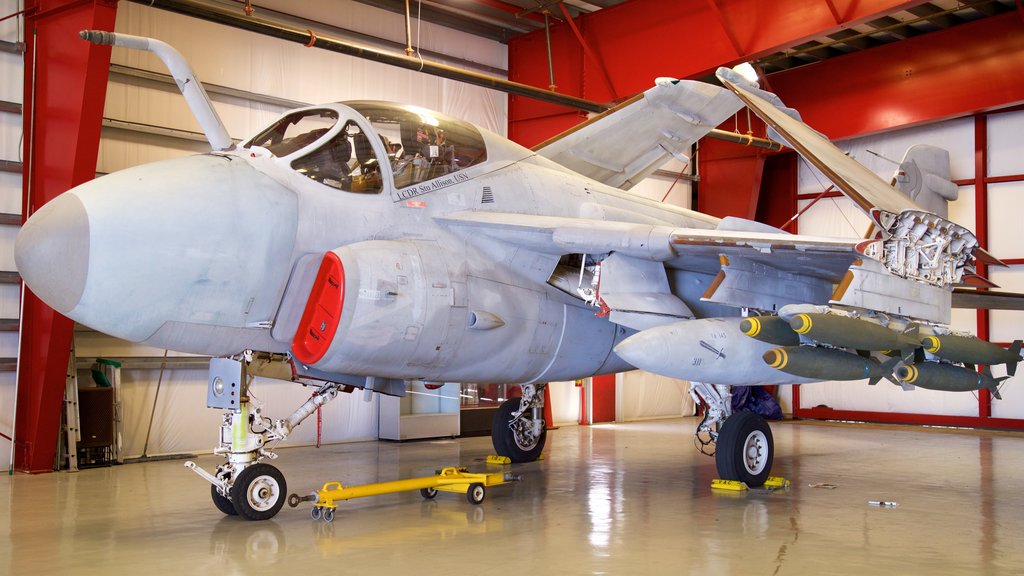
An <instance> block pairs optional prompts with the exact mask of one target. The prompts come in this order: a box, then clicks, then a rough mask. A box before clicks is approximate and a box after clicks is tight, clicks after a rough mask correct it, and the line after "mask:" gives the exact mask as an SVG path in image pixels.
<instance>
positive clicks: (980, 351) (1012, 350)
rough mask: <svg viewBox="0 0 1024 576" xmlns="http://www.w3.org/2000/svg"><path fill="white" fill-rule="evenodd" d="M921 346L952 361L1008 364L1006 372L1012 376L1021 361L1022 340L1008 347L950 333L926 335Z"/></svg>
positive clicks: (930, 352)
mask: <svg viewBox="0 0 1024 576" xmlns="http://www.w3.org/2000/svg"><path fill="white" fill-rule="evenodd" d="M921 346H922V347H923V348H924V350H925V352H928V353H929V354H933V355H935V356H938V357H939V358H943V359H946V360H949V361H951V362H962V363H965V364H985V365H988V366H994V365H997V364H1006V373H1007V374H1009V375H1010V376H1013V375H1014V374H1016V373H1017V363H1018V362H1020V346H1021V341H1020V340H1016V341H1014V343H1013V344H1012V345H1010V347H1009V348H1008V349H1007V348H1003V347H1002V346H999V345H996V344H993V343H991V342H987V341H985V340H982V339H980V338H975V337H973V336H956V335H954V334H949V335H946V336H926V337H924V338H923V339H922V340H921Z"/></svg>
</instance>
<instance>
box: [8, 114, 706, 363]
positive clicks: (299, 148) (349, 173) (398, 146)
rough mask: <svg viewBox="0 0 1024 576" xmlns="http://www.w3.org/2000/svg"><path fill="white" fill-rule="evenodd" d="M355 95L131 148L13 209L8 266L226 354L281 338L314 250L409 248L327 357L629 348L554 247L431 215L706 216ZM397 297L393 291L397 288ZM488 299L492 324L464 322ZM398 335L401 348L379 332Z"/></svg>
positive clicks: (158, 339)
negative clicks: (250, 130)
mask: <svg viewBox="0 0 1024 576" xmlns="http://www.w3.org/2000/svg"><path fill="white" fill-rule="evenodd" d="M351 104H352V105H351V106H349V105H344V104H331V105H326V106H319V107H312V108H308V109H301V110H299V111H292V112H289V113H287V114H286V115H285V116H283V117H282V119H281V120H279V121H278V122H275V123H274V124H273V125H272V126H270V127H269V128H267V129H266V130H263V131H262V132H260V133H259V134H257V135H256V136H254V137H253V138H251V139H249V140H247V141H246V142H244V143H243V144H242V145H241V146H240V147H238V148H237V149H235V150H233V151H230V152H224V153H221V152H217V153H211V154H205V155H200V156H194V157H188V158H182V159H176V160H169V161H164V162H158V163H153V164H147V165H143V166H138V167H134V168H130V169H127V170H123V171H120V172H117V173H114V174H110V175H107V176H104V177H102V178H99V179H96V180H94V181H91V182H88V183H86V184H83V185H81V186H79V187H77V188H74V189H73V190H70V191H68V192H67V193H66V194H64V195H62V196H61V197H60V198H58V199H57V200H55V201H54V202H52V203H50V204H48V205H47V206H46V207H45V208H44V209H42V210H40V211H39V213H38V214H36V215H34V216H33V217H32V218H31V219H30V220H29V221H28V223H27V224H26V225H25V227H24V230H23V232H22V233H21V235H20V236H19V239H18V245H17V250H16V251H17V262H18V267H19V269H20V270H21V272H22V274H23V276H24V277H25V280H26V282H27V283H28V285H29V286H30V287H31V288H32V289H33V290H34V291H36V292H37V294H39V295H40V297H42V298H43V300H44V301H47V302H48V303H50V304H51V306H53V307H54V308H55V309H57V310H58V311H59V312H61V313H63V314H65V315H67V316H69V317H71V318H73V319H75V320H76V321H78V322H81V323H83V324H86V325H88V326H91V327H93V328H95V329H97V330H100V331H102V332H106V333H108V334H111V335H114V336H117V337H120V338H124V339H127V340H130V341H135V342H144V343H146V344H150V345H153V346H158V347H163V348H169V349H174V350H180V351H185V352H193V353H202V354H210V355H229V354H234V353H237V352H239V351H241V350H244V349H256V350H266V351H271V352H289V351H291V349H292V344H293V340H294V339H295V333H296V330H297V329H299V326H298V324H299V321H300V320H301V316H302V314H301V312H302V311H303V310H304V309H305V307H306V304H307V300H308V298H309V294H310V290H311V282H312V276H313V275H314V273H315V269H316V268H317V266H318V265H319V263H320V261H321V258H322V257H323V256H324V255H325V253H328V252H330V251H332V250H340V249H347V250H348V252H347V253H350V254H349V256H347V257H348V258H353V259H358V258H362V259H363V262H364V263H363V264H361V266H362V268H363V274H362V276H363V277H364V278H363V282H370V281H375V282H378V283H379V282H383V281H384V280H382V279H381V278H378V277H377V276H380V275H381V274H388V273H390V272H389V271H387V270H382V271H374V272H372V273H371V272H370V271H369V267H372V266H375V265H376V264H377V263H381V262H385V261H387V260H388V258H389V257H390V256H391V255H392V253H393V252H394V251H395V250H397V251H398V252H403V253H404V252H409V253H414V256H413V257H412V258H413V259H412V260H408V262H407V264H405V265H406V266H407V267H413V268H422V269H421V270H419V271H418V272H417V273H418V274H419V276H416V274H404V273H403V274H399V275H398V276H396V278H398V280H396V282H397V283H401V282H402V281H403V280H402V279H403V278H407V277H408V278H412V280H415V281H419V282H423V283H425V284H424V285H423V286H415V290H412V289H409V290H408V291H409V292H417V293H418V294H419V296H416V295H415V294H414V297H411V299H410V300H409V301H408V302H407V303H406V305H405V307H406V308H408V313H405V314H404V315H402V316H401V318H399V319H394V320H392V319H391V318H390V317H387V318H383V317H382V316H381V314H380V313H371V312H372V311H368V312H365V313H363V316H361V317H360V318H362V319H361V320H359V319H357V320H356V321H357V322H358V323H359V326H358V327H357V326H347V328H349V329H350V330H354V329H356V328H358V329H359V330H360V332H359V334H360V337H358V338H353V339H352V341H353V343H351V345H346V346H341V347H340V349H339V350H337V351H336V352H337V354H335V361H333V362H328V363H326V364H327V366H326V367H327V368H328V369H329V370H331V371H335V372H341V373H346V374H348V373H353V374H363V375H378V376H387V377H396V378H422V379H431V380H449V381H459V380H462V381H473V380H475V381H528V380H535V379H539V378H544V379H548V380H550V379H556V378H575V377H580V376H585V375H588V374H591V373H595V372H598V371H603V372H608V371H615V370H621V369H625V368H628V365H627V364H626V363H625V362H623V361H622V360H620V359H618V358H617V357H616V356H615V355H614V353H613V352H611V348H612V347H613V346H614V344H615V343H616V342H618V341H620V340H621V339H622V338H623V337H624V336H626V335H627V334H626V332H627V331H626V330H623V329H621V328H619V327H618V326H616V325H614V324H611V323H609V322H608V321H607V320H606V319H604V318H598V317H596V316H595V314H594V312H595V310H594V309H593V308H590V307H587V306H586V305H585V304H584V303H583V302H582V301H581V300H579V299H577V298H573V297H572V296H570V295H568V294H566V293H564V292H562V291H560V290H557V289H554V288H553V287H552V286H550V285H549V284H548V283H547V279H548V278H549V277H550V275H551V273H552V271H553V270H554V268H555V266H556V265H557V264H558V257H556V256H551V255H545V254H539V253H531V252H529V251H525V250H523V249H521V248H518V247H516V246H512V245H509V244H506V243H503V242H500V241H497V240H493V239H489V238H487V237H481V236H479V235H476V236H474V235H471V234H469V233H467V232H465V231H462V230H459V229H454V228H452V227H449V226H446V225H445V224H443V223H441V222H439V221H438V218H441V217H444V216H446V215H449V214H452V213H456V212H461V211H495V212H510V213H517V214H529V215H544V216H563V217H574V218H581V217H582V218H589V219H597V220H617V221H625V222H636V223H644V224H661V225H669V226H675V227H688V228H711V227H714V225H715V224H716V223H717V220H716V219H714V218H711V217H708V216H705V215H702V214H699V213H696V212H693V211H689V210H685V209H681V208H676V207H672V206H667V205H664V204H659V203H655V202H652V201H648V200H646V199H642V198H639V197H636V196H633V195H630V194H628V193H625V192H623V191H620V190H617V189H614V188H611V187H608V186H605V185H603V184H601V183H598V182H595V181H592V180H589V179H587V178H585V177H583V176H581V175H579V174H577V173H575V172H572V171H571V170H568V169H566V168H563V167H562V166H560V165H557V164H555V163H553V162H550V161H548V160H546V159H544V158H543V157H541V156H538V155H537V154H536V153H534V152H532V151H530V150H528V149H526V148H523V147H522V146H519V145H517V144H515V143H513V142H511V141H509V140H507V139H505V138H502V137H500V136H498V135H496V134H493V133H490V132H487V131H484V130H480V129H477V128H475V127H473V126H471V125H469V124H467V123H464V122H460V121H457V120H453V119H450V118H445V117H444V116H442V115H439V114H436V113H433V112H429V111H425V110H422V109H419V108H413V107H403V106H399V105H394V104H388V103H380V102H355V103H351ZM360 112H362V113H360ZM389 243H390V244H389ZM364 247H365V248H366V250H371V251H374V250H375V251H376V252H373V254H370V252H366V253H364V252H363V248H364ZM343 256H344V254H343ZM402 258H409V256H408V255H406V256H401V255H396V256H395V257H394V260H395V264H394V265H395V266H398V267H401V266H402V264H401V262H403V260H402ZM353 261H355V260H353ZM55 271H59V272H56V273H55ZM378 272H379V273H378ZM371 276H372V278H370V277H371ZM417 278H418V280H417ZM413 284H415V282H413ZM395 290H397V292H394V291H392V292H389V293H394V294H404V293H403V292H402V289H399V288H396V289H395ZM357 292H358V294H357V295H354V294H350V295H349V296H348V298H349V301H351V300H354V299H358V300H362V301H364V302H362V306H363V307H364V309H366V310H369V309H368V308H366V307H368V306H376V307H377V308H382V307H386V306H384V305H385V304H387V302H386V300H387V298H383V300H382V299H381V298H382V297H381V296H380V295H379V294H377V290H376V289H375V288H367V287H366V286H363V287H361V288H359V289H357ZM354 296H357V298H353V297H354ZM374 298H377V300H376V301H374V300H373V299H374ZM395 298H397V299H398V300H399V301H398V302H397V304H396V305H395V306H392V308H395V309H397V308H401V307H402V306H403V304H402V302H401V298H402V297H401V296H397V297H395ZM348 305H349V302H348V301H346V306H348ZM485 314H491V315H494V316H495V317H497V318H499V319H500V320H501V321H502V322H504V323H505V324H506V325H505V326H503V327H501V328H495V329H486V330H485V329H480V328H479V327H477V328H476V329H473V328H470V329H467V326H471V320H473V319H479V317H483V316H484V315H485ZM384 316H386V315H384ZM382 318H383V319H382ZM343 320H344V319H343ZM389 322H390V323H391V324H389ZM402 323H405V324H407V325H399V324H402ZM392 324H393V325H392ZM428 335H430V336H428ZM499 335H500V336H499ZM403 344H404V345H405V348H404V350H405V352H403V353H394V352H393V350H395V349H397V348H401V345H403ZM524 355H525V359H524ZM481 357H487V358H488V359H489V360H490V361H489V362H487V363H484V362H480V361H479V358H481ZM338 358H347V359H346V360H339V359H338ZM398 364H402V365H403V366H402V367H401V368H397V366H398Z"/></svg>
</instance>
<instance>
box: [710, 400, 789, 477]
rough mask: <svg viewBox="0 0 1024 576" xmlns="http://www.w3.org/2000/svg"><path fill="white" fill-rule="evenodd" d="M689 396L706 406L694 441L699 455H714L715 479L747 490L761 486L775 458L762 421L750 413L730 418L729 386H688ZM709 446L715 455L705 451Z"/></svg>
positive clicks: (773, 449)
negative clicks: (738, 483) (732, 483)
mask: <svg viewBox="0 0 1024 576" xmlns="http://www.w3.org/2000/svg"><path fill="white" fill-rule="evenodd" d="M690 395H691V396H693V399H694V401H696V402H697V403H698V404H700V403H701V402H703V403H704V404H705V405H706V406H707V410H706V411H705V413H704V419H703V420H701V422H700V424H699V425H698V426H697V432H696V441H697V443H698V447H699V449H700V451H701V452H702V453H704V454H707V455H709V456H710V455H712V454H714V456H715V465H716V466H717V468H718V475H719V476H720V477H721V478H722V479H723V480H738V481H740V482H744V483H746V485H747V486H752V487H756V486H761V485H763V484H764V483H765V481H766V480H767V479H768V476H769V475H770V474H771V471H772V461H773V460H774V457H775V441H774V440H773V439H772V431H771V428H769V427H768V423H767V422H765V420H764V418H761V417H760V416H758V415H757V414H754V413H752V412H737V413H735V414H733V413H732V393H731V392H730V388H729V386H722V385H712V384H705V383H703V382H691V383H690ZM712 445H713V446H714V452H710V451H708V450H709V447H711V446H712Z"/></svg>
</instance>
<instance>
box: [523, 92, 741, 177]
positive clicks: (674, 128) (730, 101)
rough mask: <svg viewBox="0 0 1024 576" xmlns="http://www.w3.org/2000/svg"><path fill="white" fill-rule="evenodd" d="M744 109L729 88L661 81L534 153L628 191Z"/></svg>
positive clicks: (684, 156)
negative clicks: (671, 158)
mask: <svg viewBox="0 0 1024 576" xmlns="http://www.w3.org/2000/svg"><path fill="white" fill-rule="evenodd" d="M742 107H743V104H742V102H740V101H739V100H738V99H737V98H736V97H735V96H733V95H732V93H730V92H729V91H728V90H724V89H722V88H719V87H718V86H714V85H711V84H706V83H703V82H679V81H672V80H659V82H658V85H657V86H655V87H654V88H651V89H649V90H647V91H646V92H643V93H642V94H638V95H637V96H635V97H633V98H631V99H629V100H627V101H626V102H623V103H622V104H620V105H618V106H616V107H615V108H612V109H611V110H608V111H607V112H604V113H602V114H600V115H598V116H595V117H594V118H592V119H590V120H588V121H587V122H584V123H582V124H580V125H579V126H576V127H574V128H572V129H571V130H569V131H567V132H564V133H562V134H560V135H558V136H555V137H554V138H552V139H550V140H548V141H546V142H543V143H541V144H538V145H537V146H535V147H534V150H535V151H536V152H537V153H538V154H540V155H541V156H544V157H545V158H548V159H549V160H552V161H554V162H557V163H558V164H561V165H562V166H565V167H566V168H569V169H571V170H573V171H575V172H578V173H580V174H582V175H584V176H586V177H588V178H591V179H593V180H597V181H598V182H602V183H604V184H608V185H609V186H616V187H618V188H621V189H623V190H628V189H629V188H631V187H632V186H633V185H634V184H636V183H637V182H639V181H640V180H642V179H644V178H645V177H647V176H648V175H650V174H651V173H652V172H654V171H655V170H656V169H657V168H658V167H659V166H661V165H663V164H664V163H665V162H666V161H668V159H669V157H670V156H672V157H675V158H676V159H679V160H680V161H682V162H688V161H689V154H690V146H691V145H692V144H693V143H694V142H696V141H697V140H698V139H699V138H701V137H702V136H704V135H705V134H707V133H708V132H710V131H711V130H712V129H714V128H715V127H716V126H718V125H719V124H721V123H722V122H723V121H725V120H726V119H727V118H728V117H729V116H731V115H733V114H735V113H736V111H737V110H739V109H740V108H742Z"/></svg>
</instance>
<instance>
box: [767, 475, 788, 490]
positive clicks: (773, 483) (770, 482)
mask: <svg viewBox="0 0 1024 576" xmlns="http://www.w3.org/2000/svg"><path fill="white" fill-rule="evenodd" d="M789 485H790V482H789V480H786V479H785V478H783V477H781V476H769V477H768V479H767V480H765V481H764V487H765V488H767V489H769V490H780V489H784V488H789Z"/></svg>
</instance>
